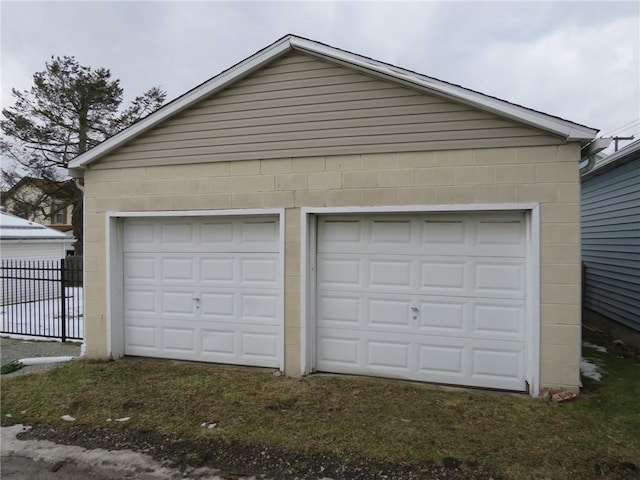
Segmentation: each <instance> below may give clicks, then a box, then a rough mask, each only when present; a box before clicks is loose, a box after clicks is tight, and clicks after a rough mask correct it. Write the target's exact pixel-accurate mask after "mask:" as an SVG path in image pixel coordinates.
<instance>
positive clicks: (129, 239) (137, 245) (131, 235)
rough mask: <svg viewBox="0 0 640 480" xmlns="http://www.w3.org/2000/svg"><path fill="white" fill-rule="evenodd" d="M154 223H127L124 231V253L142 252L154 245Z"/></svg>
mask: <svg viewBox="0 0 640 480" xmlns="http://www.w3.org/2000/svg"><path fill="white" fill-rule="evenodd" d="M155 238H156V236H155V232H154V223H153V222H151V221H148V220H147V221H140V220H138V221H136V222H135V223H132V222H130V221H129V222H128V224H127V228H126V229H125V231H124V244H125V245H126V250H125V251H144V250H143V249H144V248H148V247H150V246H152V245H154V244H155Z"/></svg>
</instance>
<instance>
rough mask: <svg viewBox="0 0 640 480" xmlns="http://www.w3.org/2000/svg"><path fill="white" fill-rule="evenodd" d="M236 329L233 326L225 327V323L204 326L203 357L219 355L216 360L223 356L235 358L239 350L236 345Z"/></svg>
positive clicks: (201, 341)
mask: <svg viewBox="0 0 640 480" xmlns="http://www.w3.org/2000/svg"><path fill="white" fill-rule="evenodd" d="M236 336H237V334H236V331H235V329H234V328H233V327H232V326H229V327H228V328H224V325H220V326H217V328H212V327H211V326H207V327H204V328H203V329H202V330H201V336H200V348H201V354H202V356H203V358H209V359H210V358H211V357H214V356H217V360H216V361H224V360H220V359H221V358H227V359H230V358H233V357H234V356H235V352H236V351H237V350H238V348H237V346H236V343H237V342H236Z"/></svg>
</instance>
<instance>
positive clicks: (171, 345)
mask: <svg viewBox="0 0 640 480" xmlns="http://www.w3.org/2000/svg"><path fill="white" fill-rule="evenodd" d="M162 340H163V343H162V345H163V349H164V350H165V351H167V352H176V353H177V352H185V353H187V354H188V355H190V354H192V352H193V351H194V349H195V343H196V342H195V331H194V329H193V328H163V329H162Z"/></svg>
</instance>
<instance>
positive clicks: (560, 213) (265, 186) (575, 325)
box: [70, 36, 597, 395]
mask: <svg viewBox="0 0 640 480" xmlns="http://www.w3.org/2000/svg"><path fill="white" fill-rule="evenodd" d="M596 133H597V131H596V130H594V129H591V128H588V127H585V126H582V125H579V124H576V123H573V122H569V121H567V120H563V119H560V118H558V117H553V116H550V115H547V114H544V113H541V112H537V111H534V110H530V109H527V108H524V107H521V106H518V105H514V104H511V103H508V102H505V101H502V100H498V99H496V98H493V97H488V96H485V95H483V94H480V93H477V92H473V91H470V90H466V89H464V88H462V87H458V86H455V85H452V84H448V83H446V82H442V81H440V80H437V79H433V78H430V77H426V76H423V75H420V74H417V73H415V72H411V71H407V70H403V69H401V68H398V67H395V66H391V65H388V64H385V63H382V62H378V61H375V60H372V59H370V58H365V57H361V56H359V55H356V54H353V53H349V52H345V51H343V50H339V49H336V48H333V47H329V46H327V45H323V44H320V43H317V42H313V41H310V40H307V39H303V38H300V37H295V36H286V37H284V38H282V39H281V40H279V41H277V42H276V43H274V44H272V45H270V46H268V47H267V48H265V49H263V50H261V51H260V52H258V53H256V54H255V55H253V56H251V57H249V58H248V59H246V60H244V61H242V62H240V63H239V64H237V65H235V66H234V67H232V68H230V69H229V70H226V71H225V72H223V73H221V74H220V75H218V76H217V77H214V78H212V79H211V80H209V81H208V82H206V83H204V84H202V85H200V86H198V87H196V88H195V89H193V90H191V91H190V92H188V93H187V94H185V95H184V96H182V97H180V98H178V99H176V100H174V101H173V102H171V103H169V104H168V105H167V106H165V107H163V108H162V109H160V110H158V111H157V112H155V113H154V114H152V115H150V116H149V117H147V118H146V119H144V120H142V121H141V122H138V123H137V124H135V125H133V126H132V127H130V128H129V129H127V130H124V131H123V132H121V133H119V134H118V135H116V136H114V137H112V138H110V139H109V140H107V141H105V142H104V143H102V144H101V145H98V146H97V147H95V148H94V149H92V150H90V151H89V152H87V153H85V154H83V155H82V156H80V157H78V158H76V159H75V160H74V161H73V162H72V163H71V165H70V167H71V168H70V170H71V173H72V174H73V175H74V176H76V177H78V178H81V179H82V181H83V182H84V188H85V228H86V232H87V233H86V235H85V242H86V245H85V268H86V276H87V284H88V285H90V287H89V288H87V302H86V304H87V312H86V314H87V317H86V321H87V327H86V330H87V334H86V337H87V340H86V341H87V353H88V354H89V355H90V356H93V357H96V358H106V357H108V356H114V357H120V356H123V355H141V356H151V357H160V358H172V359H185V360H196V361H207V362H219V363H230V364H239V365H251V366H262V367H272V368H278V369H280V370H282V371H284V372H285V373H286V374H287V375H293V376H296V375H306V374H310V373H313V372H334V373H344V374H364V375H376V376H383V377H391V378H402V379H409V380H416V381H426V382H436V383H444V384H455V385H467V386H475V387H486V388H496V389H505V390H513V391H528V392H530V393H531V394H533V395H535V394H537V393H538V392H539V390H540V388H542V387H552V388H564V389H571V390H577V389H578V385H579V359H580V337H581V334H580V248H579V247H580V241H579V235H580V232H579V200H580V189H579V174H578V165H579V162H580V160H581V158H582V155H581V150H582V149H583V147H586V146H587V144H589V142H590V141H591V140H592V139H593V138H594V137H595V134H596Z"/></svg>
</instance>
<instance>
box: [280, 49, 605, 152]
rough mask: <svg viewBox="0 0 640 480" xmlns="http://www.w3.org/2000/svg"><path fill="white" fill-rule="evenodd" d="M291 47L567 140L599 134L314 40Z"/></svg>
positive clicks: (586, 138)
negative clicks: (489, 112) (486, 111)
mask: <svg viewBox="0 0 640 480" xmlns="http://www.w3.org/2000/svg"><path fill="white" fill-rule="evenodd" d="M291 46H292V48H293V49H294V50H300V51H302V52H306V53H308V54H311V55H315V56H319V57H322V58H325V59H327V60H333V61H339V62H340V63H343V64H344V65H346V66H351V67H359V69H360V70H364V71H366V72H369V73H372V74H374V75H377V76H380V77H383V78H385V79H387V80H388V79H391V80H393V81H396V82H401V83H404V84H405V85H408V86H413V87H416V86H417V87H419V88H420V89H421V90H423V91H426V92H429V93H434V94H436V95H439V96H441V97H446V98H448V99H450V100H453V101H456V102H462V103H464V104H466V105H469V106H472V107H476V108H480V109H482V110H488V111H491V112H493V113H496V114H498V115H501V116H504V117H507V118H511V119H512V120H517V121H519V122H521V123H526V124H528V125H530V126H533V127H536V128H540V129H542V130H545V131H548V132H551V133H554V134H556V135H559V136H562V137H564V138H566V139H567V140H568V141H576V140H591V139H593V138H595V136H596V134H597V132H598V130H595V129H592V128H589V127H584V126H581V125H578V124H575V123H573V122H569V121H567V120H563V119H560V118H555V117H551V116H549V115H547V114H544V113H542V112H536V111H534V110H530V109H528V108H525V107H521V106H519V105H515V104H512V103H508V102H505V101H502V100H499V99H497V98H493V97H488V96H486V95H483V94H481V93H477V92H473V91H471V90H468V89H465V88H463V87H458V86H455V85H451V84H447V83H445V82H442V81H439V80H436V79H433V78H429V77H425V76H424V75H420V74H418V73H414V72H410V71H408V70H405V69H402V68H399V67H394V66H391V65H388V64H385V63H382V62H379V61H376V60H371V59H368V58H364V57H361V56H359V55H355V54H352V53H349V52H345V51H342V50H337V49H334V48H332V47H329V46H326V45H321V44H318V43H316V42H313V41H311V40H306V39H302V38H298V37H292V38H291Z"/></svg>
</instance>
